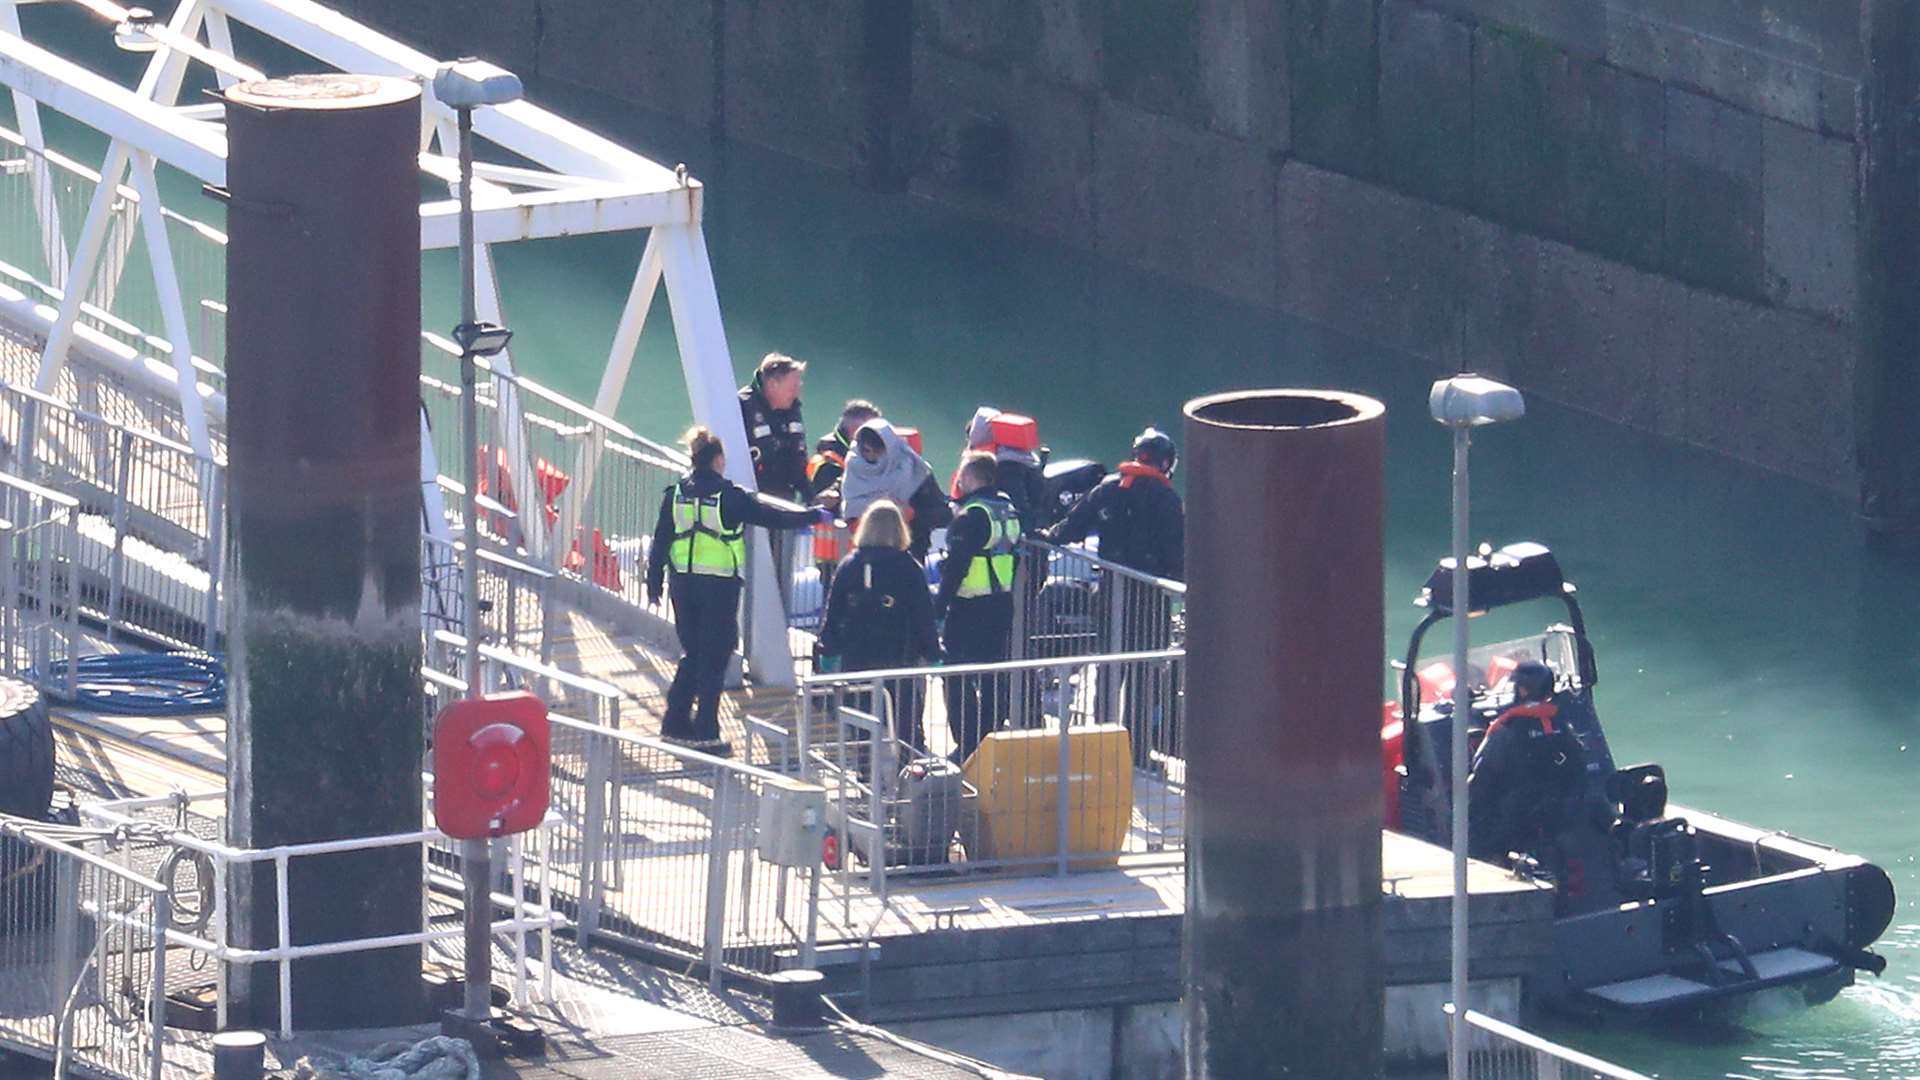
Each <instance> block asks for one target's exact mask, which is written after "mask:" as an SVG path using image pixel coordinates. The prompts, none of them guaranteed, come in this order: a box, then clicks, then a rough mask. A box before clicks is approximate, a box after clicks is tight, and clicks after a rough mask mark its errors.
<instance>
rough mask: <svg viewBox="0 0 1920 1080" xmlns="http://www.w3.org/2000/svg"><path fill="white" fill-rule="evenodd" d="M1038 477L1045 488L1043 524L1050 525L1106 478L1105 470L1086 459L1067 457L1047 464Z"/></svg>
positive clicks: (1103, 467)
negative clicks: (1043, 479) (1045, 518)
mask: <svg viewBox="0 0 1920 1080" xmlns="http://www.w3.org/2000/svg"><path fill="white" fill-rule="evenodd" d="M1041 476H1042V477H1044V478H1045V480H1046V485H1047V505H1046V516H1047V520H1046V522H1045V524H1048V525H1051V524H1053V523H1054V522H1055V521H1058V520H1059V519H1060V518H1061V517H1062V516H1063V515H1065V514H1066V512H1067V508H1068V507H1070V506H1072V505H1073V504H1074V502H1075V501H1076V500H1078V499H1079V498H1080V496H1082V495H1085V494H1086V493H1087V492H1089V491H1092V490H1093V489H1094V488H1096V487H1098V486H1100V481H1102V480H1104V479H1106V476H1107V467H1106V466H1105V465H1102V464H1101V463H1099V462H1097V461H1093V460H1091V459H1088V458H1069V459H1067V460H1066V461H1053V462H1048V463H1047V466H1046V468H1045V469H1043V470H1042V471H1041Z"/></svg>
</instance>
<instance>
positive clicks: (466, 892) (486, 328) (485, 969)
mask: <svg viewBox="0 0 1920 1080" xmlns="http://www.w3.org/2000/svg"><path fill="white" fill-rule="evenodd" d="M520 95H521V87H520V79H519V77H518V76H516V75H514V74H513V73H512V72H510V71H506V70H504V69H502V68H499V67H496V66H494V65H493V64H489V63H487V62H485V61H483V60H474V59H462V60H456V61H454V62H453V63H450V64H444V65H442V66H441V68H440V70H439V71H437V72H435V73H434V76H433V96H434V97H435V98H436V99H438V100H439V102H440V103H441V104H442V105H450V106H452V107H453V108H454V110H455V111H456V112H457V113H458V114H459V122H460V325H458V326H456V327H454V328H453V338H454V340H455V341H456V342H458V343H459V345H460V444H461V452H462V453H463V454H465V456H466V460H467V465H468V468H470V469H471V470H472V472H470V473H469V474H468V476H467V485H466V492H465V493H464V494H463V496H462V499H463V509H462V516H463V518H464V520H465V523H466V530H465V531H466V534H467V535H466V547H465V550H464V551H463V552H462V557H461V564H460V578H461V609H462V612H463V614H464V616H465V618H464V622H463V625H462V627H461V629H462V631H463V633H464V634H465V636H466V639H467V665H466V680H467V696H468V697H470V698H471V697H479V696H480V690H481V687H480V508H479V496H480V476H481V471H482V469H483V468H484V466H483V465H482V463H481V461H480V446H479V434H478V431H477V429H478V427H479V409H478V406H477V405H476V404H475V402H474V397H475V388H476V385H477V383H478V382H479V378H478V375H477V372H476V368H477V366H478V365H477V364H476V363H475V358H476V357H480V356H492V355H494V354H496V353H498V352H500V350H502V349H504V348H506V347H507V342H508V340H509V339H511V338H512V337H513V332H512V331H511V330H508V329H506V328H505V327H502V326H495V325H493V324H492V323H483V322H481V321H480V319H479V315H478V314H477V313H476V312H475V311H474V306H475V305H474V295H473V294H474V247H473V110H474V109H476V108H479V107H481V106H484V105H504V104H506V103H507V102H509V101H518V100H519V99H520ZM460 868H461V874H460V877H461V884H462V890H461V892H462V900H463V907H464V909H465V914H466V954H467V955H466V987H465V996H464V998H463V1001H462V1006H463V1014H464V1019H465V1020H466V1022H467V1025H468V1028H467V1032H466V1033H467V1034H468V1035H469V1037H470V1038H474V1039H475V1042H476V1044H479V1043H480V1042H482V1041H483V1040H482V1039H481V1038H479V1036H483V1035H485V1034H486V1032H485V1031H484V1030H479V1029H481V1028H482V1026H483V1025H485V1024H487V1022H488V1021H489V1020H490V1019H491V1017H492V1013H493V1001H492V998H491V994H492V985H493V934H492V925H493V897H492V888H493V885H492V878H493V866H492V858H491V854H490V852H489V850H488V847H487V841H485V840H463V841H461V844H460Z"/></svg>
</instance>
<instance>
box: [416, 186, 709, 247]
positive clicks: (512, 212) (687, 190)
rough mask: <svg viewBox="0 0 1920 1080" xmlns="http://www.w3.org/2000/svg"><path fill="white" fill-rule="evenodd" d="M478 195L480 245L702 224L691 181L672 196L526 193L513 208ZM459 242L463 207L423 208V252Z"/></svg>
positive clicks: (445, 203) (634, 191)
mask: <svg viewBox="0 0 1920 1080" xmlns="http://www.w3.org/2000/svg"><path fill="white" fill-rule="evenodd" d="M473 193H474V199H475V205H474V208H473V235H474V239H475V241H476V242H478V243H482V244H504V243H510V242H512V241H515V240H541V239H547V238H550V237H555V236H582V235H586V234H588V233H606V232H624V231H627V230H631V229H647V228H652V227H653V226H655V225H673V224H685V223H686V222H688V221H697V220H699V215H700V203H701V201H702V198H701V197H702V194H703V189H702V188H701V186H700V182H699V181H697V180H689V181H688V182H687V186H686V187H684V188H675V189H674V190H672V191H653V190H649V189H644V188H634V187H621V186H617V185H596V186H594V187H591V188H568V189H562V190H558V191H527V192H520V193H518V194H514V195H510V196H507V198H509V199H511V200H512V201H511V202H489V201H488V200H487V199H486V198H485V196H484V194H483V189H482V188H480V187H479V186H478V185H475V187H474V192H473ZM459 242H460V204H459V202H458V201H457V200H454V199H446V200H440V201H435V202H430V203H422V204H421V206H420V246H421V247H422V248H425V249H427V250H429V251H432V250H435V249H439V248H452V247H457V246H458V245H459Z"/></svg>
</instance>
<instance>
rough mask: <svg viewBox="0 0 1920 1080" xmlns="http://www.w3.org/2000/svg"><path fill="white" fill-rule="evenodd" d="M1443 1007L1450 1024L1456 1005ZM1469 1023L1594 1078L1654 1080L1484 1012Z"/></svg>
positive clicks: (1469, 1014) (1469, 1013)
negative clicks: (1588, 1073) (1589, 1073)
mask: <svg viewBox="0 0 1920 1080" xmlns="http://www.w3.org/2000/svg"><path fill="white" fill-rule="evenodd" d="M1443 1008H1445V1009H1446V1012H1447V1016H1448V1018H1449V1021H1450V1022H1451V1019H1452V1017H1453V1015H1454V1008H1453V1004H1452V1003H1451V1002H1448V1003H1447V1004H1446V1005H1445V1006H1443ZM1467 1024H1468V1026H1470V1027H1477V1028H1479V1029H1480V1030H1482V1031H1484V1032H1486V1033H1487V1034H1489V1035H1493V1036H1496V1037H1498V1038H1501V1039H1504V1040H1506V1041H1508V1042H1510V1043H1513V1044H1515V1045H1517V1046H1519V1047H1520V1048H1522V1049H1525V1050H1531V1051H1533V1052H1534V1053H1537V1054H1544V1055H1546V1056H1548V1057H1550V1058H1552V1059H1553V1060H1555V1061H1559V1062H1564V1063H1565V1064H1568V1065H1573V1066H1576V1067H1578V1068H1580V1069H1585V1070H1588V1071H1590V1072H1592V1073H1593V1074H1594V1075H1596V1076H1598V1077H1602V1078H1604V1080H1651V1078H1650V1077H1648V1076H1647V1075H1646V1074H1644V1073H1637V1072H1634V1071H1633V1070H1632V1069H1627V1068H1622V1067H1621V1066H1619V1065H1615V1064H1613V1063H1611V1062H1607V1061H1602V1060H1600V1059H1599V1058H1597V1057H1594V1056H1593V1055H1591V1054H1583V1053H1581V1052H1580V1051H1578V1050H1573V1049H1570V1048H1568V1047H1565V1046H1561V1045H1560V1044H1559V1043H1555V1042H1550V1041H1548V1040H1546V1039H1543V1038H1541V1037H1540V1036H1538V1035H1535V1034H1534V1033H1533V1032H1531V1031H1528V1030H1526V1029H1525V1028H1519V1027H1515V1026H1514V1025H1512V1024H1509V1023H1507V1022H1506V1021H1504V1020H1496V1019H1495V1018H1493V1017H1491V1016H1488V1015H1487V1014H1485V1013H1483V1012H1477V1011H1475V1010H1473V1009H1468V1010H1467Z"/></svg>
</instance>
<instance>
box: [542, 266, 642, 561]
mask: <svg viewBox="0 0 1920 1080" xmlns="http://www.w3.org/2000/svg"><path fill="white" fill-rule="evenodd" d="M659 238H660V230H658V229H654V230H651V231H649V232H648V233H647V246H646V247H645V248H643V249H642V250H641V252H640V269H639V270H638V272H636V273H635V274H634V276H633V288H631V289H629V290H628V291H627V302H626V306H625V307H623V308H622V309H621V311H620V321H619V323H618V324H616V325H615V326H614V328H613V347H612V348H611V349H609V350H608V351H607V366H606V367H604V368H602V369H601V371H600V388H599V390H598V391H597V392H595V394H594V397H593V411H594V412H596V413H599V414H600V415H601V416H612V415H613V414H614V413H615V412H616V411H618V410H619V408H620V398H621V396H622V395H623V394H624V393H625V391H626V386H627V375H628V373H629V372H631V371H632V370H633V358H634V354H635V353H637V352H638V351H639V348H640V332H641V330H643V329H644V328H645V327H646V325H647V314H648V313H649V312H650V311H652V310H653V298H654V296H655V295H656V294H657V293H659V291H660V239H659ZM602 452H603V445H602V443H601V441H600V440H598V439H588V440H585V441H584V442H582V443H581V444H580V450H579V452H578V453H577V454H575V455H574V458H573V484H572V485H571V486H570V487H569V488H568V489H567V492H566V496H565V502H564V504H563V505H562V506H561V508H560V535H561V536H572V535H573V534H574V533H575V532H578V531H579V529H580V521H581V517H582V514H583V510H584V508H585V506H586V505H587V500H588V499H589V498H590V497H591V496H592V495H593V479H594V477H595V476H596V475H597V474H598V473H599V471H600V458H601V454H602ZM586 543H587V540H586V539H585V538H583V539H582V550H583V551H584V550H585V545H586Z"/></svg>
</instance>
